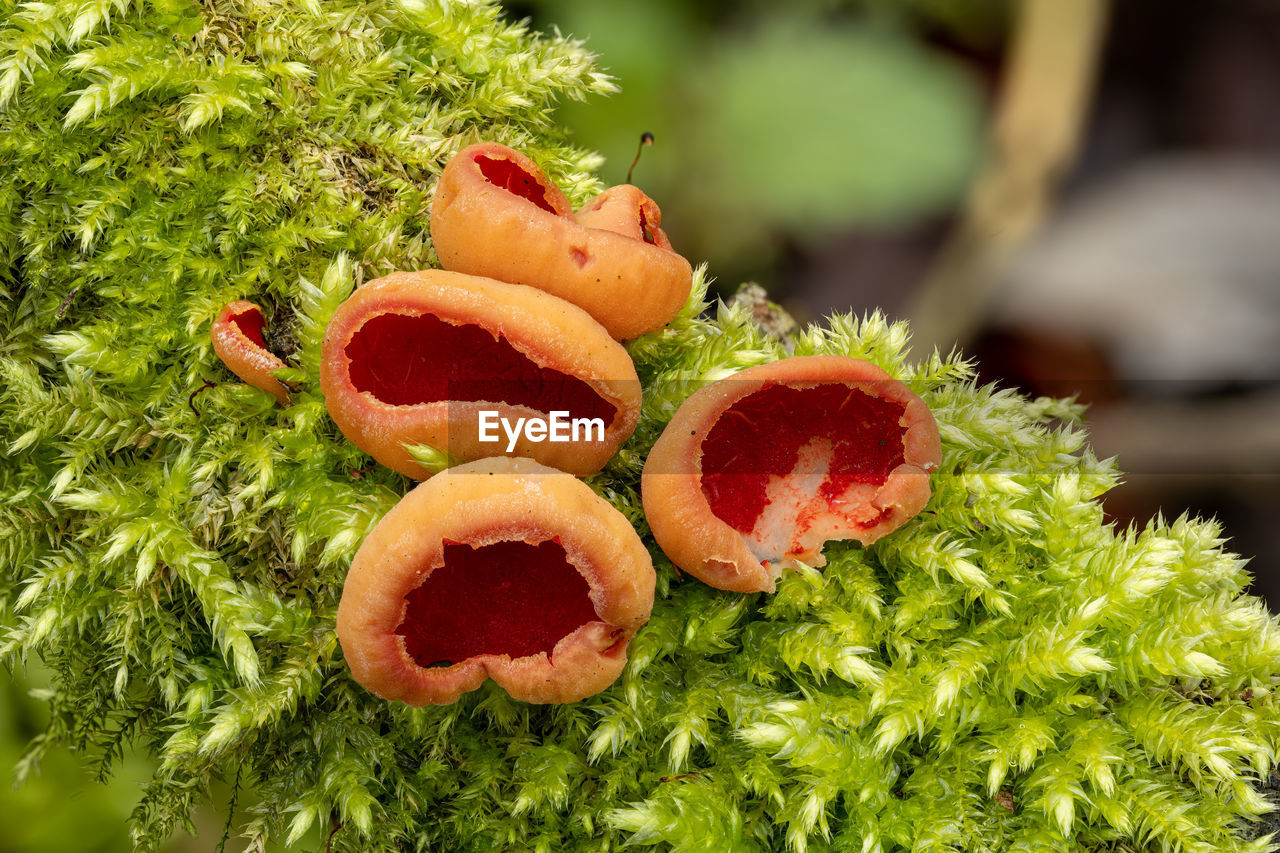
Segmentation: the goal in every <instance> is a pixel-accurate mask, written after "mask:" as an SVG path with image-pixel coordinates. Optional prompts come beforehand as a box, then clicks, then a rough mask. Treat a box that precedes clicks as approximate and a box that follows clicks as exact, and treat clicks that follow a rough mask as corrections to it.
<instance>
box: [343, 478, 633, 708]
mask: <svg viewBox="0 0 1280 853" xmlns="http://www.w3.org/2000/svg"><path fill="white" fill-rule="evenodd" d="M654 583H655V577H654V571H653V564H652V562H651V561H650V559H649V552H648V551H647V550H646V549H645V547H644V544H643V543H642V542H641V541H640V537H639V536H638V535H637V534H636V532H635V530H634V529H632V527H631V524H630V523H629V522H628V521H627V520H626V518H625V517H624V516H623V515H622V513H620V512H618V510H616V509H614V508H613V506H612V505H610V504H609V503H608V502H607V501H605V500H604V499H602V498H600V497H598V496H597V495H596V494H595V493H594V492H592V491H591V489H590V488H589V487H588V486H587V485H586V484H584V483H582V482H581V481H580V480H577V479H576V478H574V477H572V476H570V475H569V474H565V473H563V472H560V471H556V470H553V469H551V468H547V467H545V466H543V465H540V464H538V463H537V462H534V461H532V460H529V459H485V460H481V461H478V462H472V463H469V464H466V465H460V466H457V467H455V468H451V469H449V470H447V471H444V472H443V473H440V474H437V475H436V476H435V477H432V478H431V479H430V480H428V481H426V482H425V483H422V484H421V485H419V486H418V487H417V488H415V489H414V490H413V491H411V492H410V493H409V494H408V495H406V496H405V497H404V498H403V499H402V500H401V501H400V502H399V503H398V504H396V506H395V507H394V508H393V509H392V510H391V511H390V512H389V513H387V515H386V516H384V517H383V519H382V520H381V521H380V522H379V523H378V524H377V526H376V527H375V528H374V529H373V531H372V532H371V533H370V534H369V536H368V537H367V538H366V539H365V541H364V543H363V544H362V545H361V546H360V550H359V551H358V552H357V553H356V556H355V559H354V560H353V561H352V563H351V570H350V572H349V573H348V575H347V580H346V585H345V586H344V588H343V592H342V601H341V603H340V604H339V606H338V622H337V627H338V639H339V640H340V642H341V643H342V649H343V654H344V656H345V657H346V660H347V663H348V665H349V666H350V667H351V671H352V674H353V675H354V676H355V678H356V680H357V681H359V682H360V683H361V684H363V685H364V686H365V687H366V688H368V689H369V690H371V691H372V692H374V693H376V694H377V695H379V696H382V697H383V698H386V699H399V700H401V701H404V702H406V703H408V704H410V705H425V704H446V703H449V702H453V701H455V700H457V699H458V697H459V696H461V695H462V694H463V693H465V692H467V691H470V690H474V689H476V688H477V687H479V686H480V685H481V684H483V683H484V681H485V679H486V678H492V679H493V680H494V681H495V682H497V683H498V685H499V686H501V687H502V688H503V689H505V690H506V691H507V692H508V693H509V694H511V696H512V697H513V698H516V699H521V700H524V701H526V702H540V703H563V702H574V701H577V700H579V699H583V698H585V697H587V696H590V695H592V694H594V693H598V692H599V691H601V690H603V689H604V688H605V687H607V686H608V685H610V684H612V683H613V681H614V680H615V679H616V678H617V677H618V675H619V674H621V672H622V669H623V667H624V666H625V665H626V659H627V646H628V645H629V644H630V642H631V638H632V637H633V636H635V633H636V631H637V630H638V629H639V628H640V626H641V625H643V624H644V623H645V622H646V621H648V618H649V612H650V610H651V609H652V607H653V592H654Z"/></svg>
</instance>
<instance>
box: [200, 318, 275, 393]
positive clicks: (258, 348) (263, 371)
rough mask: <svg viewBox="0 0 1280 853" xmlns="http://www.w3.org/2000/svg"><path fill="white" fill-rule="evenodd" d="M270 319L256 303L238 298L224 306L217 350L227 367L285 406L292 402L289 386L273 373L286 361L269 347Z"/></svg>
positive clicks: (217, 323) (216, 324)
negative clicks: (265, 330)
mask: <svg viewBox="0 0 1280 853" xmlns="http://www.w3.org/2000/svg"><path fill="white" fill-rule="evenodd" d="M265 326H266V318H264V317H263V316H262V309H261V308H259V307H258V306H257V305H255V304H254V303H252V302H246V301H244V300H237V301H236V302H231V303H229V304H227V305H225V306H223V308H222V310H221V311H219V312H218V316H217V317H216V318H215V319H214V321H213V326H212V328H211V330H210V337H211V338H212V339H213V351H214V352H215V353H217V355H218V358H220V359H221V360H222V363H223V364H225V365H226V366H227V369H228V370H230V371H231V372H232V373H234V374H235V375H236V376H238V377H240V379H242V380H244V381H245V382H247V383H248V384H250V385H252V386H253V387H254V388H258V389H260V390H263V391H266V392H267V393H268V394H270V395H271V396H273V397H275V398H276V402H277V403H279V404H280V405H282V406H287V405H289V389H287V388H285V387H284V383H282V382H281V381H280V380H279V379H276V378H275V377H274V376H272V375H271V374H272V372H273V371H276V370H280V369H281V368H283V367H284V366H285V365H284V362H283V361H281V360H280V359H279V358H278V357H277V356H276V355H275V354H274V353H272V352H271V351H270V350H268V349H267V343H266V340H265V339H264V338H263V336H262V330H263V328H264V327H265Z"/></svg>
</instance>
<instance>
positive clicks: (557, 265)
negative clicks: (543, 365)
mask: <svg viewBox="0 0 1280 853" xmlns="http://www.w3.org/2000/svg"><path fill="white" fill-rule="evenodd" d="M661 224H662V211H661V210H659V209H658V205H657V204H655V203H654V202H653V200H652V199H650V198H649V197H648V196H646V195H645V194H644V193H643V192H642V191H640V190H639V189H637V188H636V187H633V186H630V185H623V186H618V187H613V188H611V189H609V190H606V191H605V192H603V193H601V194H600V195H599V196H597V197H596V198H595V199H592V200H591V201H589V202H588V203H587V204H586V205H584V206H583V208H582V211H581V212H580V213H579V214H578V215H577V217H576V218H575V217H574V215H573V209H572V208H571V207H570V205H569V202H568V200H567V199H566V198H565V196H564V193H563V192H561V190H560V188H559V187H557V186H556V185H555V184H553V183H552V182H551V181H550V180H548V178H547V177H546V175H545V174H543V172H542V170H541V169H539V168H538V166H537V165H536V164H535V163H534V162H533V161H532V160H530V159H529V158H528V157H526V156H524V155H523V154H521V153H520V152H518V151H514V150H512V149H510V148H508V147H506V146H505V145H499V144H497V143H493V142H482V143H479V144H477V145H471V146H469V147H467V148H464V149H462V150H461V151H459V152H458V153H457V154H456V155H455V156H454V157H453V158H452V159H451V160H450V161H449V163H448V164H447V165H446V166H445V168H444V171H443V172H442V173H441V175H440V179H439V181H438V182H437V184H436V194H435V200H434V201H433V202H432V207H431V240H432V242H433V243H434V244H435V249H436V254H437V256H438V257H439V258H440V264H441V266H443V267H444V268H445V269H448V270H455V271H457V272H464V273H470V274H472V275H480V276H487V277H489V278H495V279H499V280H501V281H507V282H512V283H514V284H527V285H531V286H533V287H536V288H538V289H540V290H545V291H547V292H548V293H553V294H555V295H556V296H559V297H561V298H562V299H567V300H568V301H570V302H572V303H573V304H575V305H578V306H580V307H581V308H583V309H585V310H586V312H587V313H588V314H590V315H591V316H592V317H594V318H595V319H596V320H598V321H599V322H600V324H601V325H603V326H604V327H605V328H606V329H608V330H609V333H610V334H611V335H613V337H615V338H617V339H618V340H625V339H628V338H634V337H636V336H637V335H641V334H644V333H645V332H650V331H653V330H655V329H660V328H662V327H663V326H665V325H666V324H667V323H668V322H670V321H671V318H672V317H674V316H675V315H676V312H678V311H679V310H680V308H681V307H682V306H683V305H684V303H685V301H686V300H687V299H688V298H689V291H690V288H691V287H692V283H693V269H692V268H691V267H690V266H689V262H688V261H687V260H685V259H684V258H683V257H682V256H681V255H679V254H677V253H676V252H675V251H674V250H673V249H672V248H671V242H670V241H669V240H668V239H667V237H666V234H664V233H663V231H662V229H661V227H660V226H661Z"/></svg>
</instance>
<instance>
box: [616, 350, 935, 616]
mask: <svg viewBox="0 0 1280 853" xmlns="http://www.w3.org/2000/svg"><path fill="white" fill-rule="evenodd" d="M941 458H942V448H941V443H940V441H939V438H938V428H937V425H936V423H935V422H934V419H933V414H932V413H931V412H930V411H929V408H928V406H926V405H925V403H924V401H923V400H921V399H920V398H919V397H917V396H916V395H915V394H913V393H912V392H911V390H910V389H908V388H907V386H905V385H903V384H902V383H901V382H899V381H897V380H896V379H893V378H892V377H890V376H889V375H888V374H886V373H884V372H883V371H882V370H880V369H879V368H877V367H875V366H874V365H871V364H869V363H867V362H865V361H862V360H860V359H855V358H842V357H838V356H811V357H801V358H789V359H784V360H782V361H778V362H774V363H773V364H767V365H762V366H760V367H753V368H750V369H748V370H744V371H742V372H741V373H738V374H737V375H735V376H733V377H731V378H729V379H724V380H721V381H719V382H713V383H711V384H709V385H707V386H705V387H703V388H701V389H699V390H698V391H697V392H695V393H694V394H693V395H692V396H691V397H689V399H688V400H686V401H685V402H684V404H683V405H682V406H681V407H680V408H679V410H678V411H677V412H676V414H675V417H673V418H672V420H671V423H670V424H669V425H668V426H667V428H666V430H665V431H664V432H663V433H662V435H661V437H659V439H658V441H657V443H656V444H655V445H654V447H653V450H652V452H651V453H650V454H649V458H648V460H647V461H646V463H645V467H644V474H643V476H642V480H641V488H642V491H643V498H644V510H645V516H646V519H647V520H648V522H649V526H650V527H651V528H652V530H653V535H654V538H655V539H656V540H657V542H658V544H659V545H660V546H661V548H662V550H663V551H664V552H665V553H666V555H667V556H668V557H670V558H671V561H672V562H673V563H674V564H675V565H677V566H679V567H680V568H681V569H684V570H685V571H687V572H689V573H690V574H692V575H694V576H695V577H698V578H700V579H701V580H703V581H705V582H706V583H708V584H710V585H711V586H714V587H718V588H720V589H728V590H734V591H737V592H758V591H770V592H771V591H772V590H773V588H774V582H775V580H776V578H777V577H778V575H779V574H780V573H781V571H782V570H783V569H784V568H788V567H793V566H795V565H796V564H797V563H806V564H808V565H818V566H821V565H824V564H825V562H826V561H825V559H824V558H823V556H822V546H823V544H824V543H826V542H827V541H829V540H832V539H856V540H858V541H860V542H862V543H863V544H870V543H872V542H874V541H875V540H877V539H879V538H880V537H882V536H884V535H885V534H887V533H889V532H891V531H893V530H896V529H897V528H898V527H900V526H901V525H902V524H903V523H905V522H906V521H907V520H908V519H910V518H911V517H913V516H914V515H915V514H916V513H918V512H919V511H920V510H921V509H923V508H924V506H925V504H926V503H928V501H929V494H930V490H929V472H930V471H932V470H933V469H934V468H936V467H937V466H938V464H939V462H940V461H941Z"/></svg>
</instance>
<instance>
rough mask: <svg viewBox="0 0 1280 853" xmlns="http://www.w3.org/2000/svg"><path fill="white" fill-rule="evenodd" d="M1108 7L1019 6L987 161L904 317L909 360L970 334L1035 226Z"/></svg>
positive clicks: (1088, 0) (1086, 95)
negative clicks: (907, 319)
mask: <svg viewBox="0 0 1280 853" xmlns="http://www.w3.org/2000/svg"><path fill="white" fill-rule="evenodd" d="M1106 18H1107V0H1019V2H1018V17H1017V24H1016V27H1015V30H1014V34H1013V37H1012V40H1011V45H1010V48H1009V59H1008V65H1007V71H1006V73H1005V75H1004V87H1003V89H1002V91H1001V94H1000V98H999V103H998V104H997V106H996V114H995V116H994V118H993V122H992V130H991V139H990V143H989V147H988V153H987V159H986V163H985V164H984V166H983V168H982V170H981V172H980V173H979V175H978V178H977V180H976V181H975V183H974V185H973V188H972V190H971V191H970V194H969V199H968V201H967V203H966V206H965V210H964V212H963V214H962V218H961V220H960V223H959V225H958V226H957V228H956V230H955V233H953V234H952V236H951V238H950V240H949V242H948V244H947V245H946V247H945V248H944V249H943V251H942V254H941V256H940V257H939V259H938V262H937V264H936V266H935V268H934V270H933V272H932V273H931V274H930V275H929V277H928V278H927V279H926V280H925V282H924V284H923V285H922V286H921V289H920V291H919V294H918V295H917V297H916V299H915V302H914V304H913V305H912V308H911V311H910V315H909V316H910V318H911V321H912V328H913V335H912V336H913V342H914V345H915V349H916V351H917V352H925V351H928V350H929V349H931V348H933V347H934V346H937V347H939V348H940V349H942V350H943V351H944V352H945V351H946V350H948V349H950V348H951V347H952V346H953V345H954V344H957V343H958V344H963V343H965V342H967V341H968V339H969V338H970V337H971V336H972V335H973V334H974V332H976V331H977V328H978V326H979V324H980V322H981V319H982V316H983V314H984V312H985V310H986V307H987V304H988V302H989V300H990V298H991V295H992V293H993V290H994V288H995V286H996V285H997V283H998V281H999V273H1000V271H1001V270H1002V269H1003V267H1004V264H1005V263H1006V261H1007V260H1008V258H1009V257H1010V256H1011V255H1012V253H1013V251H1014V250H1015V249H1016V248H1018V247H1019V246H1020V245H1022V244H1023V243H1024V242H1025V241H1026V240H1027V238H1028V237H1030V236H1031V235H1032V234H1033V233H1034V232H1035V230H1036V228H1037V227H1038V226H1039V224H1040V222H1041V221H1042V219H1043V218H1044V214H1045V211H1046V210H1047V209H1048V207H1049V204H1050V202H1051V200H1052V198H1053V193H1054V188H1055V187H1056V185H1057V180H1058V177H1059V176H1060V175H1061V174H1062V172H1063V171H1064V170H1065V168H1066V167H1067V166H1069V165H1070V163H1071V161H1072V159H1073V157H1074V155H1075V151H1076V147H1077V143H1078V141H1079V137H1080V129H1081V126H1082V124H1083V122H1084V118H1085V115H1086V113H1087V111H1088V104H1089V101H1090V96H1091V93H1092V90H1093V81H1094V77H1095V72H1096V67H1097V64H1098V55H1099V46H1100V44H1101V42H1102V36H1103V32H1104V28H1105V22H1106Z"/></svg>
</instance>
